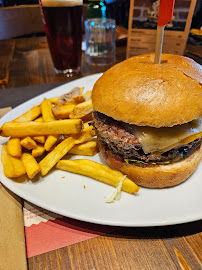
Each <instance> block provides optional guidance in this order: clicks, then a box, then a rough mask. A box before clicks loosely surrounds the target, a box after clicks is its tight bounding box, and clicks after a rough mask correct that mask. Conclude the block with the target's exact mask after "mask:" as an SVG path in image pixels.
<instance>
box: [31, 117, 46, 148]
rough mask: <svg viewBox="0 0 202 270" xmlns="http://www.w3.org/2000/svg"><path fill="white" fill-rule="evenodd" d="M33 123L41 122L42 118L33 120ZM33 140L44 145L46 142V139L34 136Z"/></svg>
mask: <svg viewBox="0 0 202 270" xmlns="http://www.w3.org/2000/svg"><path fill="white" fill-rule="evenodd" d="M34 122H40V123H41V122H43V117H42V116H41V117H39V118H37V119H36V120H34ZM33 139H34V140H35V141H36V142H39V143H45V141H46V137H45V136H43V135H41V136H34V137H33Z"/></svg>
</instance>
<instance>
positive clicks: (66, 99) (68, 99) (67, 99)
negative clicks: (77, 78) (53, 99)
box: [56, 87, 83, 105]
mask: <svg viewBox="0 0 202 270" xmlns="http://www.w3.org/2000/svg"><path fill="white" fill-rule="evenodd" d="M82 92H83V88H80V87H74V88H73V89H72V90H71V91H70V92H69V93H67V94H64V95H61V96H60V97H59V98H58V100H57V103H56V104H57V105H65V104H72V103H73V98H74V97H76V96H80V95H81V94H82Z"/></svg>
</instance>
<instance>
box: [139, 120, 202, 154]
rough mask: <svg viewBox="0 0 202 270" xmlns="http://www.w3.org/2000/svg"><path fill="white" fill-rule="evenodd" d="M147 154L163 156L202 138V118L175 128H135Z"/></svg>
mask: <svg viewBox="0 0 202 270" xmlns="http://www.w3.org/2000/svg"><path fill="white" fill-rule="evenodd" d="M134 134H135V136H136V137H137V138H138V140H139V142H140V144H141V146H142V149H143V151H144V153H145V154H148V153H155V154H162V153H164V152H167V151H169V150H170V149H172V148H175V147H177V146H179V145H183V144H187V143H190V142H192V141H194V140H196V139H198V138H199V137H201V136H202V118H200V119H197V120H193V121H191V122H189V123H187V124H183V125H177V126H174V127H171V128H170V127H163V128H153V127H138V126H136V127H135V128H134Z"/></svg>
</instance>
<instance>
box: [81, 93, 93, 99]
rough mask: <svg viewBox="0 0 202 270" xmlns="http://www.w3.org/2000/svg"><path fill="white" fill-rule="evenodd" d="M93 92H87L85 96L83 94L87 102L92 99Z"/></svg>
mask: <svg viewBox="0 0 202 270" xmlns="http://www.w3.org/2000/svg"><path fill="white" fill-rule="evenodd" d="M91 94H92V91H87V92H86V93H85V94H83V97H84V99H85V100H89V99H91Z"/></svg>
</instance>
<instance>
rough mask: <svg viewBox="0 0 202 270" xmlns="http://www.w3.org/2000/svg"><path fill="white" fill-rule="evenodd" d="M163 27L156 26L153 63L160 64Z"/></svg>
mask: <svg viewBox="0 0 202 270" xmlns="http://www.w3.org/2000/svg"><path fill="white" fill-rule="evenodd" d="M164 28H165V26H157V33H156V47H155V59H154V64H161V53H162V47H163V36H164Z"/></svg>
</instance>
